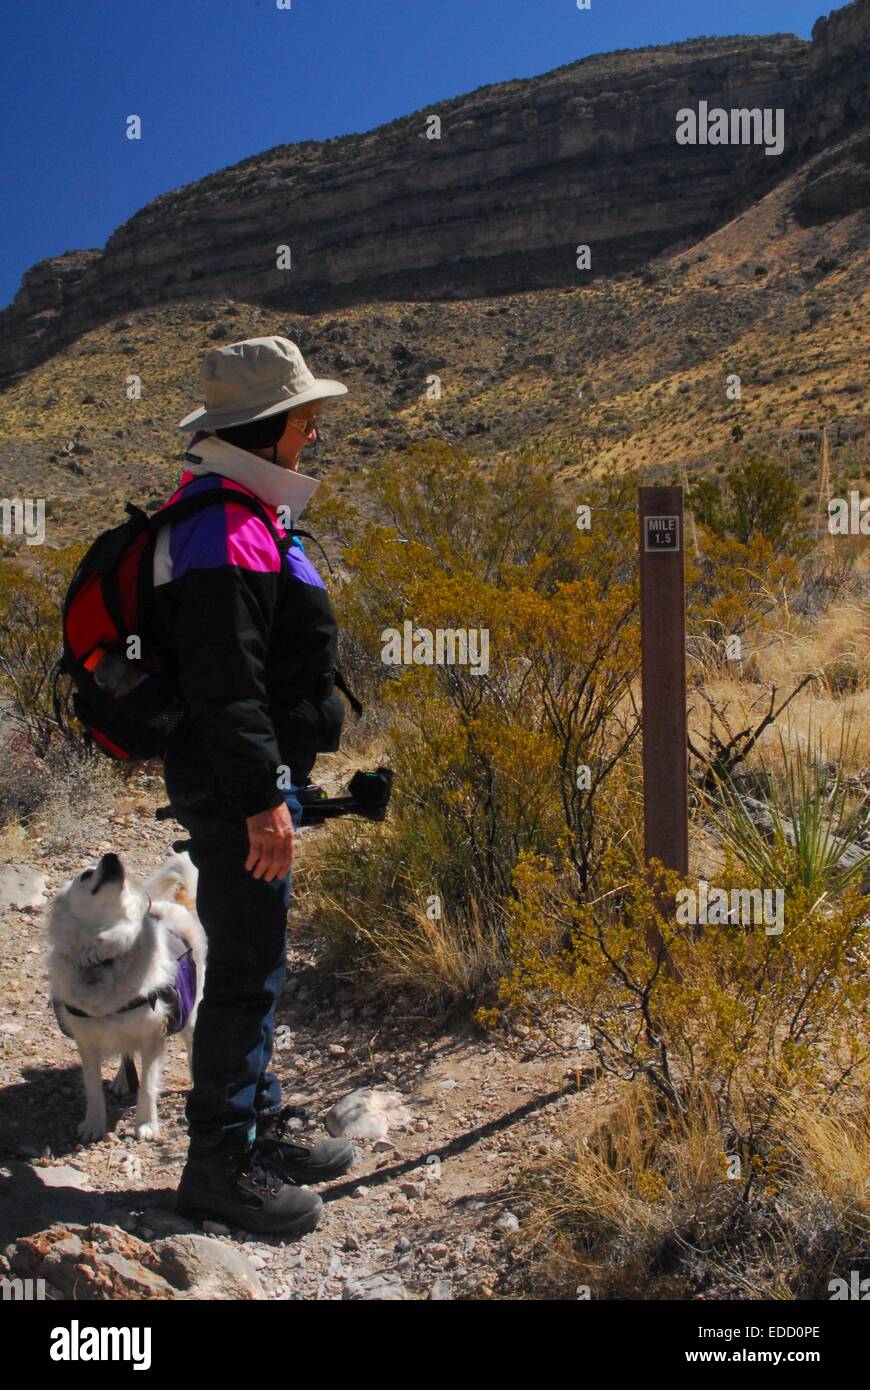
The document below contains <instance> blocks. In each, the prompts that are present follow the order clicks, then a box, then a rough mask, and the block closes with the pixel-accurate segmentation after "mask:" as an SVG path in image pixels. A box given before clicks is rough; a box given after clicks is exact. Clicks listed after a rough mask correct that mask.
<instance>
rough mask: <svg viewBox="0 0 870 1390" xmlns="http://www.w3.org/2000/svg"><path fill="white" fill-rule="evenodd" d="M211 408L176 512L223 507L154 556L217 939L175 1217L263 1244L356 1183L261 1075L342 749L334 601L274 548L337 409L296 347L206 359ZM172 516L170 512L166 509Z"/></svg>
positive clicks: (174, 796)
mask: <svg viewBox="0 0 870 1390" xmlns="http://www.w3.org/2000/svg"><path fill="white" fill-rule="evenodd" d="M201 375H202V382H203V386H204V394H205V406H204V407H203V408H201V409H199V410H195V411H194V412H193V413H192V414H191V415H188V416H187V417H186V419H184V420H182V421H181V424H180V428H181V429H182V430H189V431H195V433H194V436H193V439H192V440H191V442H190V444H189V445H188V453H187V454H186V455H185V457H186V459H187V460H188V470H187V471H186V472H185V473H184V474H183V475H182V478H181V484H180V486H179V488H178V490H177V491H176V492H175V493H174V494H173V496H172V497H171V498H170V499H169V501H171V502H174V501H177V500H178V499H179V497H185V498H187V497H190V496H194V495H196V494H197V493H199V492H203V491H214V492H216V493H219V494H220V496H221V499H222V500H221V502H215V504H214V505H213V506H209V507H207V508H205V509H204V510H203V511H199V512H197V513H195V514H194V515H193V516H190V517H188V518H187V519H181V520H178V521H175V522H171V523H168V524H167V525H166V526H165V527H163V528H162V529H161V530H160V531H159V533H158V538H157V544H156V548H155V554H154V586H155V589H154V592H155V605H156V610H157V618H158V622H159V623H160V625H161V628H162V631H163V637H164V641H165V643H166V645H167V647H168V653H169V657H170V659H171V660H173V661H174V662H175V664H176V672H177V679H178V683H179V686H180V689H181V692H182V696H183V699H184V702H185V705H186V714H185V718H184V721H183V723H182V724H181V726H180V728H179V729H178V730H177V731H176V732H175V733H174V734H173V735H172V736H171V738H170V741H169V746H168V749H167V753H166V758H165V764H164V775H165V779H166V790H167V795H168V797H169V801H170V802H171V804H172V807H173V813H174V815H175V817H176V819H177V820H178V821H180V822H181V824H182V825H184V826H185V828H186V829H187V831H188V833H189V835H190V856H191V859H192V860H193V863H194V864H195V865H196V868H197V869H198V871H199V883H198V888H197V896H196V906H197V911H198V913H199V917H200V920H201V922H202V925H203V927H204V929H205V932H206V936H207V937H208V962H207V968H206V976H205V993H204V996H203V999H202V1003H201V1005H200V1009H199V1015H198V1017H197V1022H196V1029H195V1033H194V1039H193V1058H192V1072H193V1082H192V1086H191V1090H190V1093H189V1095H188V1099H187V1107H186V1117H187V1122H188V1129H189V1138H190V1146H189V1150H188V1156H187V1163H186V1165H185V1168H184V1172H183V1173H182V1176H181V1182H180V1185H179V1189H178V1207H179V1210H180V1211H182V1212H184V1213H185V1214H187V1215H190V1216H194V1217H196V1218H198V1219H203V1218H210V1219H213V1220H218V1221H222V1222H224V1223H225V1224H227V1225H230V1226H237V1227H242V1228H243V1229H246V1230H250V1231H255V1232H272V1233H276V1234H284V1235H300V1234H302V1233H303V1232H305V1231H310V1230H313V1229H314V1227H315V1226H316V1225H317V1224H318V1222H319V1221H320V1219H321V1217H322V1214H323V1203H322V1202H321V1200H320V1197H319V1196H317V1194H316V1193H314V1192H312V1191H311V1190H310V1189H309V1188H308V1187H307V1186H306V1185H305V1184H307V1183H312V1182H320V1181H323V1180H324V1179H329V1178H333V1177H336V1176H338V1175H339V1174H341V1173H344V1172H346V1171H347V1169H348V1168H349V1167H350V1166H351V1163H352V1161H353V1146H352V1145H351V1144H349V1143H347V1142H345V1141H344V1140H337V1139H323V1140H320V1141H319V1142H317V1143H314V1144H313V1145H312V1146H311V1147H306V1146H303V1145H302V1144H299V1143H291V1142H289V1141H288V1140H287V1138H286V1134H287V1131H288V1129H289V1126H288V1123H287V1120H288V1114H287V1112H286V1111H285V1110H282V1104H281V1087H280V1083H279V1081H278V1078H277V1076H275V1074H274V1073H273V1072H271V1071H270V1070H269V1063H270V1060H271V1056H272V1034H273V1027H274V1010H275V1003H276V1000H277V999H278V998H279V996H280V994H281V988H282V983H283V980H284V975H285V969H286V954H287V930H286V918H287V907H288V903H289V899H290V866H291V863H292V860H293V836H294V829H295V828H296V827H298V824H299V821H300V820H301V816H302V807H301V805H300V803H299V800H298V798H297V796H296V790H297V789H298V788H299V787H300V786H303V785H305V783H306V782H307V780H308V777H309V773H310V772H311V769H312V767H313V766H314V762H315V759H316V757H317V754H318V753H321V752H333V751H334V750H335V749H336V748H337V747H338V745H339V737H340V732H341V724H342V720H343V717H344V708H343V705H342V702H341V699H340V697H339V696H338V695H337V694H336V692H335V664H336V646H337V632H336V623H335V618H334V616H333V613H332V609H331V607H330V603H329V599H328V597H327V594H326V589H325V588H324V586H323V582H322V580H321V579H320V576H319V575H318V573H317V571H316V570H315V568H314V566H313V565H312V563H311V561H310V560H309V559H308V557H307V555H306V554H305V552H304V550H303V548H302V546H301V544H300V543H299V541H298V540H295V539H292V538H291V543H290V544H289V545H288V546H286V554H282V552H281V551H279V549H278V547H277V544H276V537H275V535H274V533H273V532H272V530H271V529H270V526H269V525H268V524H267V522H266V521H265V520H264V519H263V518H262V516H261V515H257V514H256V513H255V512H253V511H252V510H251V509H250V507H246V506H245V505H244V504H242V503H240V502H238V501H233V500H232V499H233V498H234V497H237V496H238V495H239V493H242V494H247V496H248V497H254V498H256V499H258V500H259V502H260V503H261V504H262V506H263V508H264V509H265V512H266V514H267V515H268V517H269V519H270V521H271V523H272V525H273V526H274V527H275V530H276V531H277V533H278V536H279V537H283V533H284V525H282V523H284V524H285V525H288V526H289V525H290V524H291V521H290V519H292V525H294V526H295V525H296V524H297V518H298V516H299V513H300V512H301V510H302V508H303V507H304V505H305V503H306V502H307V501H308V499H309V498H310V496H311V494H312V493H313V492H314V490H315V488H316V487H317V482H316V480H315V479H313V478H309V477H305V476H304V475H302V474H300V473H298V472H297V469H298V466H299V454H300V451H301V450H302V449H303V448H304V446H305V445H306V444H311V443H314V441H315V440H316V438H317V422H318V419H319V416H320V410H321V407H322V405H323V402H324V401H325V400H326V399H328V398H329V397H331V396H339V395H344V394H345V393H346V391H347V387H346V386H343V385H342V384H341V383H340V382H338V381H330V380H327V379H324V378H316V377H314V376H313V375H312V373H311V372H310V371H309V370H308V368H307V366H306V365H305V362H304V360H303V358H302V354H301V352H300V351H299V348H298V347H297V346H296V344H295V343H292V342H290V341H289V340H288V339H287V338H279V337H265V338H248V339H246V340H245V341H244V342H239V343H230V344H229V345H228V346H227V347H221V348H214V349H213V350H211V351H210V352H208V353H206V355H205V358H204V361H203V364H202V373H201ZM167 505H168V504H167Z"/></svg>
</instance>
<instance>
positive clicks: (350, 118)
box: [0, 0, 830, 305]
mask: <svg viewBox="0 0 870 1390" xmlns="http://www.w3.org/2000/svg"><path fill="white" fill-rule="evenodd" d="M829 8H830V7H829V6H827V5H825V4H823V3H821V2H820V0H725V3H721V4H717V5H712V4H710V3H709V0H708V3H707V4H703V3H698V0H592V8H591V10H588V11H579V10H578V9H577V7H576V3H575V0H292V7H291V9H290V10H289V11H281V10H278V9H277V8H276V4H275V0H0V55H2V56H0V79H2V80H0V131H2V137H0V190H2V199H3V210H4V211H3V249H4V254H3V257H2V260H0V305H5V304H7V303H8V302H9V301H10V300H11V299H12V297H13V295H14V294H15V292H16V290H17V289H18V286H19V284H20V280H21V275H22V273H23V272H24V271H25V270H26V269H27V268H28V267H29V266H30V265H32V264H33V263H34V262H35V261H38V260H41V259H42V258H43V257H44V256H51V255H59V254H60V253H61V252H63V251H68V250H73V249H78V248H83V247H92V246H103V245H104V244H105V242H106V239H107V237H108V236H109V235H110V233H111V232H112V231H113V230H114V229H115V227H117V226H118V225H119V224H120V223H121V222H123V221H125V220H126V219H127V218H128V217H130V216H132V214H133V213H134V212H136V211H137V210H138V209H139V208H141V207H142V206H143V205H144V204H145V203H147V202H150V200H151V199H152V198H155V197H156V196H157V195H158V194H159V193H164V192H166V191H167V190H169V189H172V188H178V187H180V186H181V185H182V184H185V183H190V182H192V181H193V180H195V179H198V178H202V177H203V176H204V175H205V174H209V173H213V172H214V171H215V170H216V169H221V168H224V167H225V166H226V165H228V164H234V163H236V162H237V161H238V160H240V159H244V158H246V157H247V156H248V155H252V154H256V153H258V152H259V151H261V150H266V149H269V148H271V147H272V146H273V145H281V144H285V143H287V142H291V141H297V140H309V139H318V140H319V139H327V138H329V137H331V136H334V135H343V134H346V133H348V132H352V131H363V130H370V129H371V128H372V127H373V126H377V125H380V124H382V123H383V122H384V121H388V120H392V119H394V118H395V117H396V116H401V115H405V114H406V113H408V112H410V111H416V110H419V109H420V108H421V107H425V106H429V105H431V104H432V103H434V102H438V101H442V100H445V99H446V98H449V97H453V96H458V95H460V94H461V93H463V92H468V91H472V90H473V89H474V88H475V87H481V86H483V85H484V84H486V83H489V82H499V81H504V80H506V79H507V78H511V77H531V76H535V75H537V74H539V73H542V72H546V71H548V70H549V69H550V68H554V67H559V66H560V65H561V64H563V63H570V62H574V61H575V60H576V59H578V58H582V57H586V56H588V55H589V54H591V53H605V52H608V51H609V50H612V49H615V48H640V47H643V46H644V45H646V44H653V43H670V42H672V41H674V40H679V39H686V38H697V37H700V36H701V35H704V34H708V35H709V34H737V33H744V34H764V33H776V32H780V33H781V32H788V33H796V34H799V35H800V36H801V37H803V38H808V37H809V34H810V30H811V29H812V26H813V24H814V22H815V20H816V19H817V18H818V16H819V14H822V13H828V11H829ZM131 113H135V114H136V115H139V116H141V118H142V122H143V138H142V140H141V141H131V140H127V139H126V137H125V119H126V117H127V116H128V115H129V114H131Z"/></svg>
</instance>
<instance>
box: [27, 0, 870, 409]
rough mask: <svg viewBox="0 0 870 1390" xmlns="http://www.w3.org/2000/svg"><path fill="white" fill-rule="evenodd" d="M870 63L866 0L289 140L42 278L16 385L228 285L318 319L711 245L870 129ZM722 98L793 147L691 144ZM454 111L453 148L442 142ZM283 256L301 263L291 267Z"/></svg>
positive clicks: (835, 177)
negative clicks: (695, 124)
mask: <svg viewBox="0 0 870 1390" xmlns="http://www.w3.org/2000/svg"><path fill="white" fill-rule="evenodd" d="M868 58H870V0H854V3H853V4H851V5H849V6H847V7H846V8H845V9H843V10H840V11H837V12H835V13H834V14H833V15H832V16H831V17H830V18H829V19H827V20H823V21H819V23H818V24H817V25H816V28H815V29H814V31H813V38H812V41H811V42H810V43H807V42H804V41H802V40H800V39H797V38H794V37H793V36H790V35H774V36H772V37H763V38H747V37H736V38H721V39H698V40H692V41H690V42H688V43H682V44H673V45H668V46H664V47H658V48H648V49H641V50H636V51H635V50H626V51H623V52H619V53H613V54H608V55H602V56H597V57H592V58H587V59H583V60H581V61H580V62H578V63H573V64H570V65H568V66H566V67H563V68H558V69H556V70H555V71H553V72H551V73H547V74H545V75H544V76H542V77H538V78H532V79H528V80H516V81H511V82H505V83H500V84H499V85H497V86H491V87H484V88H481V89H480V90H478V91H476V92H472V93H471V94H470V95H468V96H464V97H460V98H456V99H454V100H452V101H448V102H445V103H443V104H442V105H440V106H438V107H437V108H433V109H432V110H431V111H421V112H417V113H416V114H414V115H411V116H408V117H404V118H402V119H401V120H397V121H393V122H391V123H390V124H389V125H386V126H382V127H380V128H378V129H377V130H374V131H371V132H369V133H368V134H365V135H349V136H343V137H341V138H339V139H335V140H329V141H326V142H323V143H318V142H314V141H308V142H305V143H303V144H299V145H285V146H279V147H277V148H275V149H273V150H269V151H267V152H266V153H264V154H260V155H256V156H253V157H252V158H250V159H248V160H244V161H243V162H242V163H240V164H237V165H234V166H233V167H232V168H229V169H225V170H222V171H220V172H219V173H216V174H212V175H209V176H208V177H207V178H204V179H201V180H199V181H198V182H197V183H195V184H190V185H188V186H186V187H184V188H180V189H177V190H174V191H173V192H171V193H167V194H164V195H162V196H161V197H159V198H157V199H155V200H154V201H153V202H152V203H149V204H148V205H147V207H145V208H143V209H142V210H141V211H140V212H139V213H137V214H136V215H135V216H134V217H132V218H131V219H130V220H129V221H128V222H126V223H125V224H124V225H123V226H121V227H120V228H119V229H118V230H117V231H116V232H115V233H114V234H113V235H112V236H111V237H110V238H109V240H108V242H107V244H106V247H105V250H104V251H102V252H100V251H93V250H91V251H79V252H70V253H68V254H67V255H65V256H60V257H53V258H51V259H50V260H47V261H42V262H40V263H39V264H38V265H36V266H34V267H33V268H32V269H31V270H30V271H28V272H27V274H26V275H25V277H24V279H23V282H22V287H21V290H20V291H19V293H18V295H17V296H16V298H15V300H14V301H13V303H12V305H10V306H9V308H7V309H5V310H3V311H2V312H0V386H2V385H4V384H7V383H8V382H9V381H11V380H13V379H14V378H15V377H16V376H17V375H18V374H20V373H21V372H22V371H25V370H26V369H27V368H29V367H30V366H32V365H33V364H34V363H36V362H37V361H40V360H42V359H44V358H45V357H47V356H48V355H50V354H51V353H52V352H54V351H57V350H58V349H59V348H61V347H63V346H65V345H66V344H67V343H69V342H71V341H72V340H73V339H74V338H75V337H77V336H78V335H79V334H80V333H82V332H85V331H87V330H89V329H91V328H93V327H95V326H96V325H97V324H99V323H101V322H104V321H105V320H106V319H109V318H112V317H114V316H117V315H119V314H123V313H125V312H126V311H128V310H131V309H135V308H138V307H142V306H146V305H149V304H154V303H159V302H165V301H167V300H173V299H184V298H188V297H191V296H198V295H208V296H211V297H216V296H222V295H228V296H231V297H233V298H234V299H241V300H252V301H255V302H259V303H261V304H264V305H269V306H274V307H275V308H279V309H287V310H288V311H291V310H294V311H307V310H315V309H322V308H328V307H335V306H339V305H342V304H347V303H353V302H365V301H371V300H373V299H377V298H403V299H405V298H426V297H432V298H435V297H468V296H474V295H480V294H491V293H498V292H503V291H512V290H522V289H531V288H536V287H540V286H557V285H576V284H578V283H579V282H581V280H582V277H583V275H586V276H590V275H592V276H596V275H605V276H606V275H609V274H612V273H614V272H619V271H623V270H626V269H631V268H633V267H636V266H638V265H640V264H643V263H644V262H645V261H647V260H649V259H650V258H651V257H652V256H654V255H656V254H658V253H659V252H661V251H663V250H665V249H666V248H668V247H673V246H677V245H679V244H681V243H691V242H692V241H694V240H696V239H698V238H699V237H702V236H704V235H706V234H707V233H708V232H709V231H711V230H712V229H713V228H715V227H716V226H718V225H720V224H721V223H723V222H725V221H727V220H728V219H729V218H731V217H732V216H733V215H734V214H735V213H736V212H737V211H739V210H740V209H741V208H742V207H745V206H746V205H748V204H749V203H751V202H752V201H753V200H755V199H756V198H758V197H759V196H761V195H762V194H763V193H765V192H766V191H767V190H768V189H769V188H770V187H772V186H773V185H774V184H775V183H776V182H777V181H778V180H779V179H781V178H783V177H784V176H785V175H786V174H787V173H788V172H789V171H793V170H794V168H795V164H796V162H799V161H801V160H804V159H807V158H809V157H810V156H813V155H817V154H818V152H819V151H820V150H824V149H825V148H826V147H828V146H831V147H835V146H838V142H839V144H840V145H842V143H843V141H844V140H845V141H847V142H848V140H849V139H850V138H851V137H852V136H853V134H854V132H856V131H858V132H860V130H861V128H862V126H863V125H864V123H865V122H868V121H870V111H868V100H870V98H868V89H867V69H868ZM700 102H707V103H708V105H709V106H710V107H711V108H712V107H723V108H725V109H733V108H738V107H741V108H742V107H748V108H754V107H760V108H766V107H770V108H774V109H782V110H783V111H784V113H785V134H786V142H785V149H784V151H783V154H782V155H781V156H778V157H770V156H769V155H767V154H766V153H765V150H764V148H763V147H762V146H760V145H754V146H737V147H735V146H727V145H713V144H706V145H701V144H698V145H693V146H680V145H678V144H677V143H676V139H675V129H676V113H677V111H678V110H679V109H681V108H683V107H693V108H694V107H697V106H698V104H699V103H700ZM433 116H437V117H438V118H439V120H440V123H441V127H440V138H439V139H431V138H429V134H430V133H432V127H431V122H430V118H431V117H433ZM856 148H857V150H858V155H857V156H855V157H853V156H852V155H848V154H847V155H846V156H843V158H840V157H839V156H837V158H836V159H835V160H834V164H833V166H832V169H831V170H828V171H827V174H826V177H827V183H826V184H824V185H822V186H821V187H820V188H819V189H817V190H816V191H815V192H812V191H809V192H808V193H807V207H806V209H805V212H806V213H807V215H812V216H819V215H821V216H824V215H827V211H826V210H827V209H828V207H829V205H830V204H831V202H832V201H833V206H831V208H830V211H831V215H835V214H836V213H837V212H839V211H849V210H851V209H852V207H853V206H854V204H855V199H856V198H857V199H858V204H859V205H861V206H863V202H862V200H863V199H864V198H865V192H864V191H863V190H864V188H865V180H863V179H862V180H861V181H860V182H859V187H858V189H857V191H854V190H851V191H850V189H849V188H848V187H847V186H848V184H849V173H848V167H847V166H849V167H857V168H860V167H862V161H863V146H860V145H859V146H858V147H856ZM853 153H854V152H853ZM856 158H857V164H856ZM844 169H845V170H846V172H845V173H844V172H843V170H844ZM837 170H840V172H839V173H838V172H837ZM822 172H824V171H822ZM840 205H842V206H840ZM580 244H587V245H589V246H590V247H591V252H592V264H591V269H590V270H586V271H582V270H578V267H577V262H576V247H577V246H578V245H580ZM281 246H287V247H289V248H290V254H289V259H290V268H289V269H278V268H277V266H276V259H277V255H278V248H279V247H281Z"/></svg>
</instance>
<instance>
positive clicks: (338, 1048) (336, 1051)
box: [326, 1043, 347, 1057]
mask: <svg viewBox="0 0 870 1390" xmlns="http://www.w3.org/2000/svg"><path fill="white" fill-rule="evenodd" d="M326 1051H327V1052H328V1054H329V1056H330V1057H344V1055H345V1054H346V1052H347V1048H346V1047H342V1045H341V1043H330V1044H329V1046H328V1047H327V1049H326Z"/></svg>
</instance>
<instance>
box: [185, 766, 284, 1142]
mask: <svg viewBox="0 0 870 1390" xmlns="http://www.w3.org/2000/svg"><path fill="white" fill-rule="evenodd" d="M167 790H169V786H168V783H167ZM174 792H175V789H173V791H172V792H170V801H171V802H172V807H173V812H174V814H175V817H176V819H177V820H178V821H180V823H181V824H182V825H183V826H184V827H185V829H186V830H187V831H188V832H189V835H190V840H191V844H190V848H189V851H188V852H189V854H190V857H191V859H192V861H193V863H194V865H195V866H196V868H197V870H198V873H199V882H198V885H197V892H196V909H197V913H198V915H199V919H200V921H201V922H202V925H203V928H204V930H205V934H206V937H207V938H208V960H207V962H206V971H205V992H204V994H203V997H202V1001H201V1003H200V1006H199V1012H198V1014H197V1019H196V1027H195V1029H194V1034H193V1057H192V1072H193V1084H192V1086H191V1089H190V1092H189V1093H188V1097H187V1106H186V1111H185V1113H186V1117H187V1124H188V1132H189V1135H190V1143H191V1147H194V1146H195V1147H196V1148H197V1149H198V1150H203V1149H217V1148H223V1149H234V1150H238V1149H247V1148H248V1147H250V1145H251V1143H252V1142H253V1140H254V1137H255V1135H256V1124H257V1120H258V1119H262V1118H266V1117H268V1116H270V1115H273V1114H276V1113H277V1111H278V1110H279V1109H280V1107H281V1084H280V1082H279V1080H278V1077H277V1076H276V1075H275V1074H274V1072H271V1071H269V1070H268V1068H269V1063H270V1061H271V1058H272V1038H273V1033H274V1019H275V1004H276V1002H277V1000H278V999H279V998H280V996H281V990H282V987H283V984H284V976H285V972H286V968H287V908H288V906H289V903H290V874H289V873H288V874H286V875H285V876H284V877H283V878H274V879H272V880H271V881H270V882H266V880H265V879H262V878H259V879H257V878H254V876H253V874H252V873H251V872H250V871H249V870H248V869H246V868H245V860H246V859H247V857H248V853H249V846H248V831H247V825H246V822H245V820H244V819H243V818H241V817H239V816H238V815H234V814H233V813H232V812H231V811H230V810H229V809H228V807H227V806H226V803H224V802H222V801H221V800H219V798H217V797H215V796H207V797H204V798H200V799H199V800H197V801H195V802H192V803H188V802H186V801H185V800H184V799H183V794H182V795H181V796H179V795H178V793H177V792H175V794H174V795H173V793H174ZM295 793H296V787H295V784H294V786H292V787H290V788H289V789H288V790H286V791H284V793H283V795H284V800H285V801H286V803H287V808H288V810H289V811H290V814H291V816H292V818H293V827H294V829H296V828H297V827H298V825H299V822H300V820H301V819H302V807H301V806H300V804H299V801H298V799H297V797H296V794H295Z"/></svg>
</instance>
